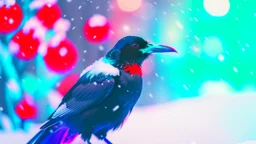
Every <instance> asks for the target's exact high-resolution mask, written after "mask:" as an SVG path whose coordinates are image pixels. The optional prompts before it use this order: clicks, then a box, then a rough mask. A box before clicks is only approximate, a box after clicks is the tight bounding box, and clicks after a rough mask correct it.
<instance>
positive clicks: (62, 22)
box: [53, 18, 71, 32]
mask: <svg viewBox="0 0 256 144" xmlns="http://www.w3.org/2000/svg"><path fill="white" fill-rule="evenodd" d="M70 25H71V24H70V22H69V21H68V20H66V19H63V18H60V19H58V20H57V21H56V22H55V23H54V25H53V29H54V31H55V32H58V31H62V32H66V31H68V30H69V28H70Z"/></svg>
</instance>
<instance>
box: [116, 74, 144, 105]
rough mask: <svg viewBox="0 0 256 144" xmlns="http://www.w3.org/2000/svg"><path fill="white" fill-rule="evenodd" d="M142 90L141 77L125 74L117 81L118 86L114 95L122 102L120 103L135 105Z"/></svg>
mask: <svg viewBox="0 0 256 144" xmlns="http://www.w3.org/2000/svg"><path fill="white" fill-rule="evenodd" d="M141 90H142V78H141V76H139V75H131V74H129V73H125V72H123V73H121V76H120V77H119V78H118V79H117V84H116V86H115V90H114V91H113V93H112V94H113V96H115V97H116V98H117V99H118V100H119V101H120V103H124V104H127V103H130V104H132V105H134V104H135V103H136V102H137V100H138V98H139V96H140V94H141Z"/></svg>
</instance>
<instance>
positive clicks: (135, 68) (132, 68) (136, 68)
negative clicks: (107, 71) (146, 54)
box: [124, 64, 142, 76]
mask: <svg viewBox="0 0 256 144" xmlns="http://www.w3.org/2000/svg"><path fill="white" fill-rule="evenodd" d="M124 71H125V72H128V73H130V74H131V75H136V74H137V75H139V76H142V71H141V67H140V65H138V64H132V65H126V66H124Z"/></svg>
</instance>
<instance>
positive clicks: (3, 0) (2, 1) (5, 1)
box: [0, 0, 16, 8]
mask: <svg viewBox="0 0 256 144" xmlns="http://www.w3.org/2000/svg"><path fill="white" fill-rule="evenodd" d="M15 3H16V2H15V0H0V7H2V6H3V5H6V7H7V8H9V7H10V6H12V5H14V4H15Z"/></svg>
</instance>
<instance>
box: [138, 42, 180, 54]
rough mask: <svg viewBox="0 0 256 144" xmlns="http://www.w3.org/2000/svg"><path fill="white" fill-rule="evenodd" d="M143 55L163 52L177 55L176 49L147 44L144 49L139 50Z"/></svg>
mask: <svg viewBox="0 0 256 144" xmlns="http://www.w3.org/2000/svg"><path fill="white" fill-rule="evenodd" d="M141 51H142V52H143V53H148V54H151V53H164V52H175V53H178V52H177V50H176V49H174V48H173V47H170V46H166V45H154V44H148V45H147V47H146V48H144V49H141Z"/></svg>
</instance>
